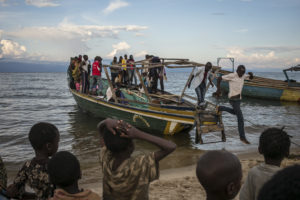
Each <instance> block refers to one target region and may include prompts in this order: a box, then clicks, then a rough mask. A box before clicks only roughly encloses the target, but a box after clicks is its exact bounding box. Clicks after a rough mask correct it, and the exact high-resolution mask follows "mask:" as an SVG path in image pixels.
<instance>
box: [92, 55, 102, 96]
mask: <svg viewBox="0 0 300 200" xmlns="http://www.w3.org/2000/svg"><path fill="white" fill-rule="evenodd" d="M101 61H102V58H101V57H100V56H96V57H95V59H94V63H93V69H92V76H93V78H96V80H97V85H98V90H99V93H98V94H100V95H101V94H102V81H101V72H102V64H101Z"/></svg>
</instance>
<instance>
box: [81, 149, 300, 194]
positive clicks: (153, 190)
mask: <svg viewBox="0 0 300 200" xmlns="http://www.w3.org/2000/svg"><path fill="white" fill-rule="evenodd" d="M238 157H239V159H240V161H241V163H242V170H243V179H242V182H244V180H245V178H246V177H247V174H248V171H249V170H250V169H251V168H252V167H254V166H255V165H257V164H259V163H261V162H263V160H264V159H263V157H262V156H261V155H260V154H258V153H246V154H241V155H238ZM294 164H300V150H299V149H297V150H293V151H292V152H291V154H290V157H289V158H286V159H284V160H283V162H282V165H281V167H282V168H284V167H287V166H290V165H294ZM195 169H196V165H190V166H187V167H180V168H173V169H165V170H161V171H160V178H159V180H156V181H154V182H152V183H151V184H150V191H149V197H150V200H168V199H172V200H184V199H186V200H196V199H197V200H199V199H201V200H202V199H203V200H204V199H205V198H206V195H205V191H204V189H203V188H202V186H201V185H200V184H199V182H198V180H197V177H196V174H195ZM83 175H84V174H83ZM86 175H87V174H86ZM81 186H82V187H83V188H89V189H92V190H93V191H96V192H97V193H99V194H100V195H101V194H102V183H101V182H95V183H92V184H91V183H84V182H82V184H81ZM235 199H238V196H237V197H236V198H235Z"/></svg>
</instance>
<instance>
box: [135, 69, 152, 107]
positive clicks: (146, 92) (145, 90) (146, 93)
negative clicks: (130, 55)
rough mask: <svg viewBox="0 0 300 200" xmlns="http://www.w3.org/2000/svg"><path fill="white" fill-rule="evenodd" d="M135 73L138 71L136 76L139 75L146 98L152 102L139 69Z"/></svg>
mask: <svg viewBox="0 0 300 200" xmlns="http://www.w3.org/2000/svg"><path fill="white" fill-rule="evenodd" d="M135 71H136V74H137V75H138V77H139V80H140V83H141V84H142V87H143V89H144V92H145V95H146V97H147V98H148V101H149V102H151V97H150V95H149V92H148V89H147V87H146V86H145V84H144V81H143V79H142V76H141V74H140V71H139V69H136V70H135Z"/></svg>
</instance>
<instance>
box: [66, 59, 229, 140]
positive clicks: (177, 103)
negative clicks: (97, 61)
mask: <svg viewBox="0 0 300 200" xmlns="http://www.w3.org/2000/svg"><path fill="white" fill-rule="evenodd" d="M170 60H173V59H170ZM174 60H175V62H174V61H172V62H166V59H162V62H161V64H160V66H164V67H170V68H172V66H171V63H173V64H174V63H175V65H176V66H173V67H174V68H178V67H195V65H198V66H204V65H203V64H197V63H194V62H189V61H187V60H186V59H180V60H177V59H174ZM144 62H145V61H139V62H136V65H141V67H136V73H137V75H138V78H139V80H140V83H143V81H142V77H141V74H140V70H142V69H145V67H142V65H143V64H144ZM148 65H149V63H148ZM179 65H180V66H179ZM183 65H184V66H183ZM157 66H158V65H154V64H153V65H151V64H150V66H149V68H152V67H157ZM113 67H114V68H120V66H117V65H103V68H104V71H105V74H106V79H102V83H103V90H102V93H103V94H106V90H107V89H108V87H111V88H113V85H112V83H111V81H110V77H109V75H108V70H107V68H113ZM187 83H188V81H187ZM142 86H143V88H144V91H145V93H140V92H139V91H138V89H137V88H136V87H131V88H130V89H129V88H126V87H121V88H120V90H121V92H122V93H123V94H124V96H125V98H118V97H116V94H115V93H114V92H113V99H114V101H113V102H111V101H107V99H106V97H105V96H94V95H89V94H83V93H81V92H78V91H76V90H74V89H70V92H71V93H72V95H73V97H74V99H75V101H76V102H77V104H78V106H79V107H80V108H81V109H83V110H84V111H87V112H89V113H92V114H93V115H94V116H96V117H100V118H115V119H122V120H124V121H126V122H128V123H130V124H132V125H134V126H136V127H138V128H139V129H141V130H144V131H147V132H150V133H155V134H167V135H174V134H178V133H183V132H189V131H190V130H191V129H192V128H194V127H195V126H196V127H197V135H196V142H200V143H203V141H202V138H201V134H202V133H208V132H211V131H214V132H216V131H221V132H222V140H223V141H225V134H224V126H223V123H222V118H221V116H220V115H219V114H218V113H216V111H215V105H213V104H211V103H209V102H207V106H206V109H205V110H201V109H197V107H195V105H194V104H193V103H192V102H190V101H188V100H187V98H191V99H195V98H194V97H190V96H188V95H185V94H184V91H183V92H182V94H181V95H180V96H179V95H174V94H171V93H168V92H164V93H162V92H160V91H158V92H157V93H156V94H149V92H148V90H147V88H146V87H145V85H144V84H142ZM186 86H187V84H186ZM185 88H186V87H185ZM184 90H185V89H184ZM112 91H114V90H112ZM183 97H185V98H183Z"/></svg>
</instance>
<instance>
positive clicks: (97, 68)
mask: <svg viewBox="0 0 300 200" xmlns="http://www.w3.org/2000/svg"><path fill="white" fill-rule="evenodd" d="M92 75H93V76H101V66H100V65H99V61H98V60H96V61H94V63H93V69H92Z"/></svg>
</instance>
